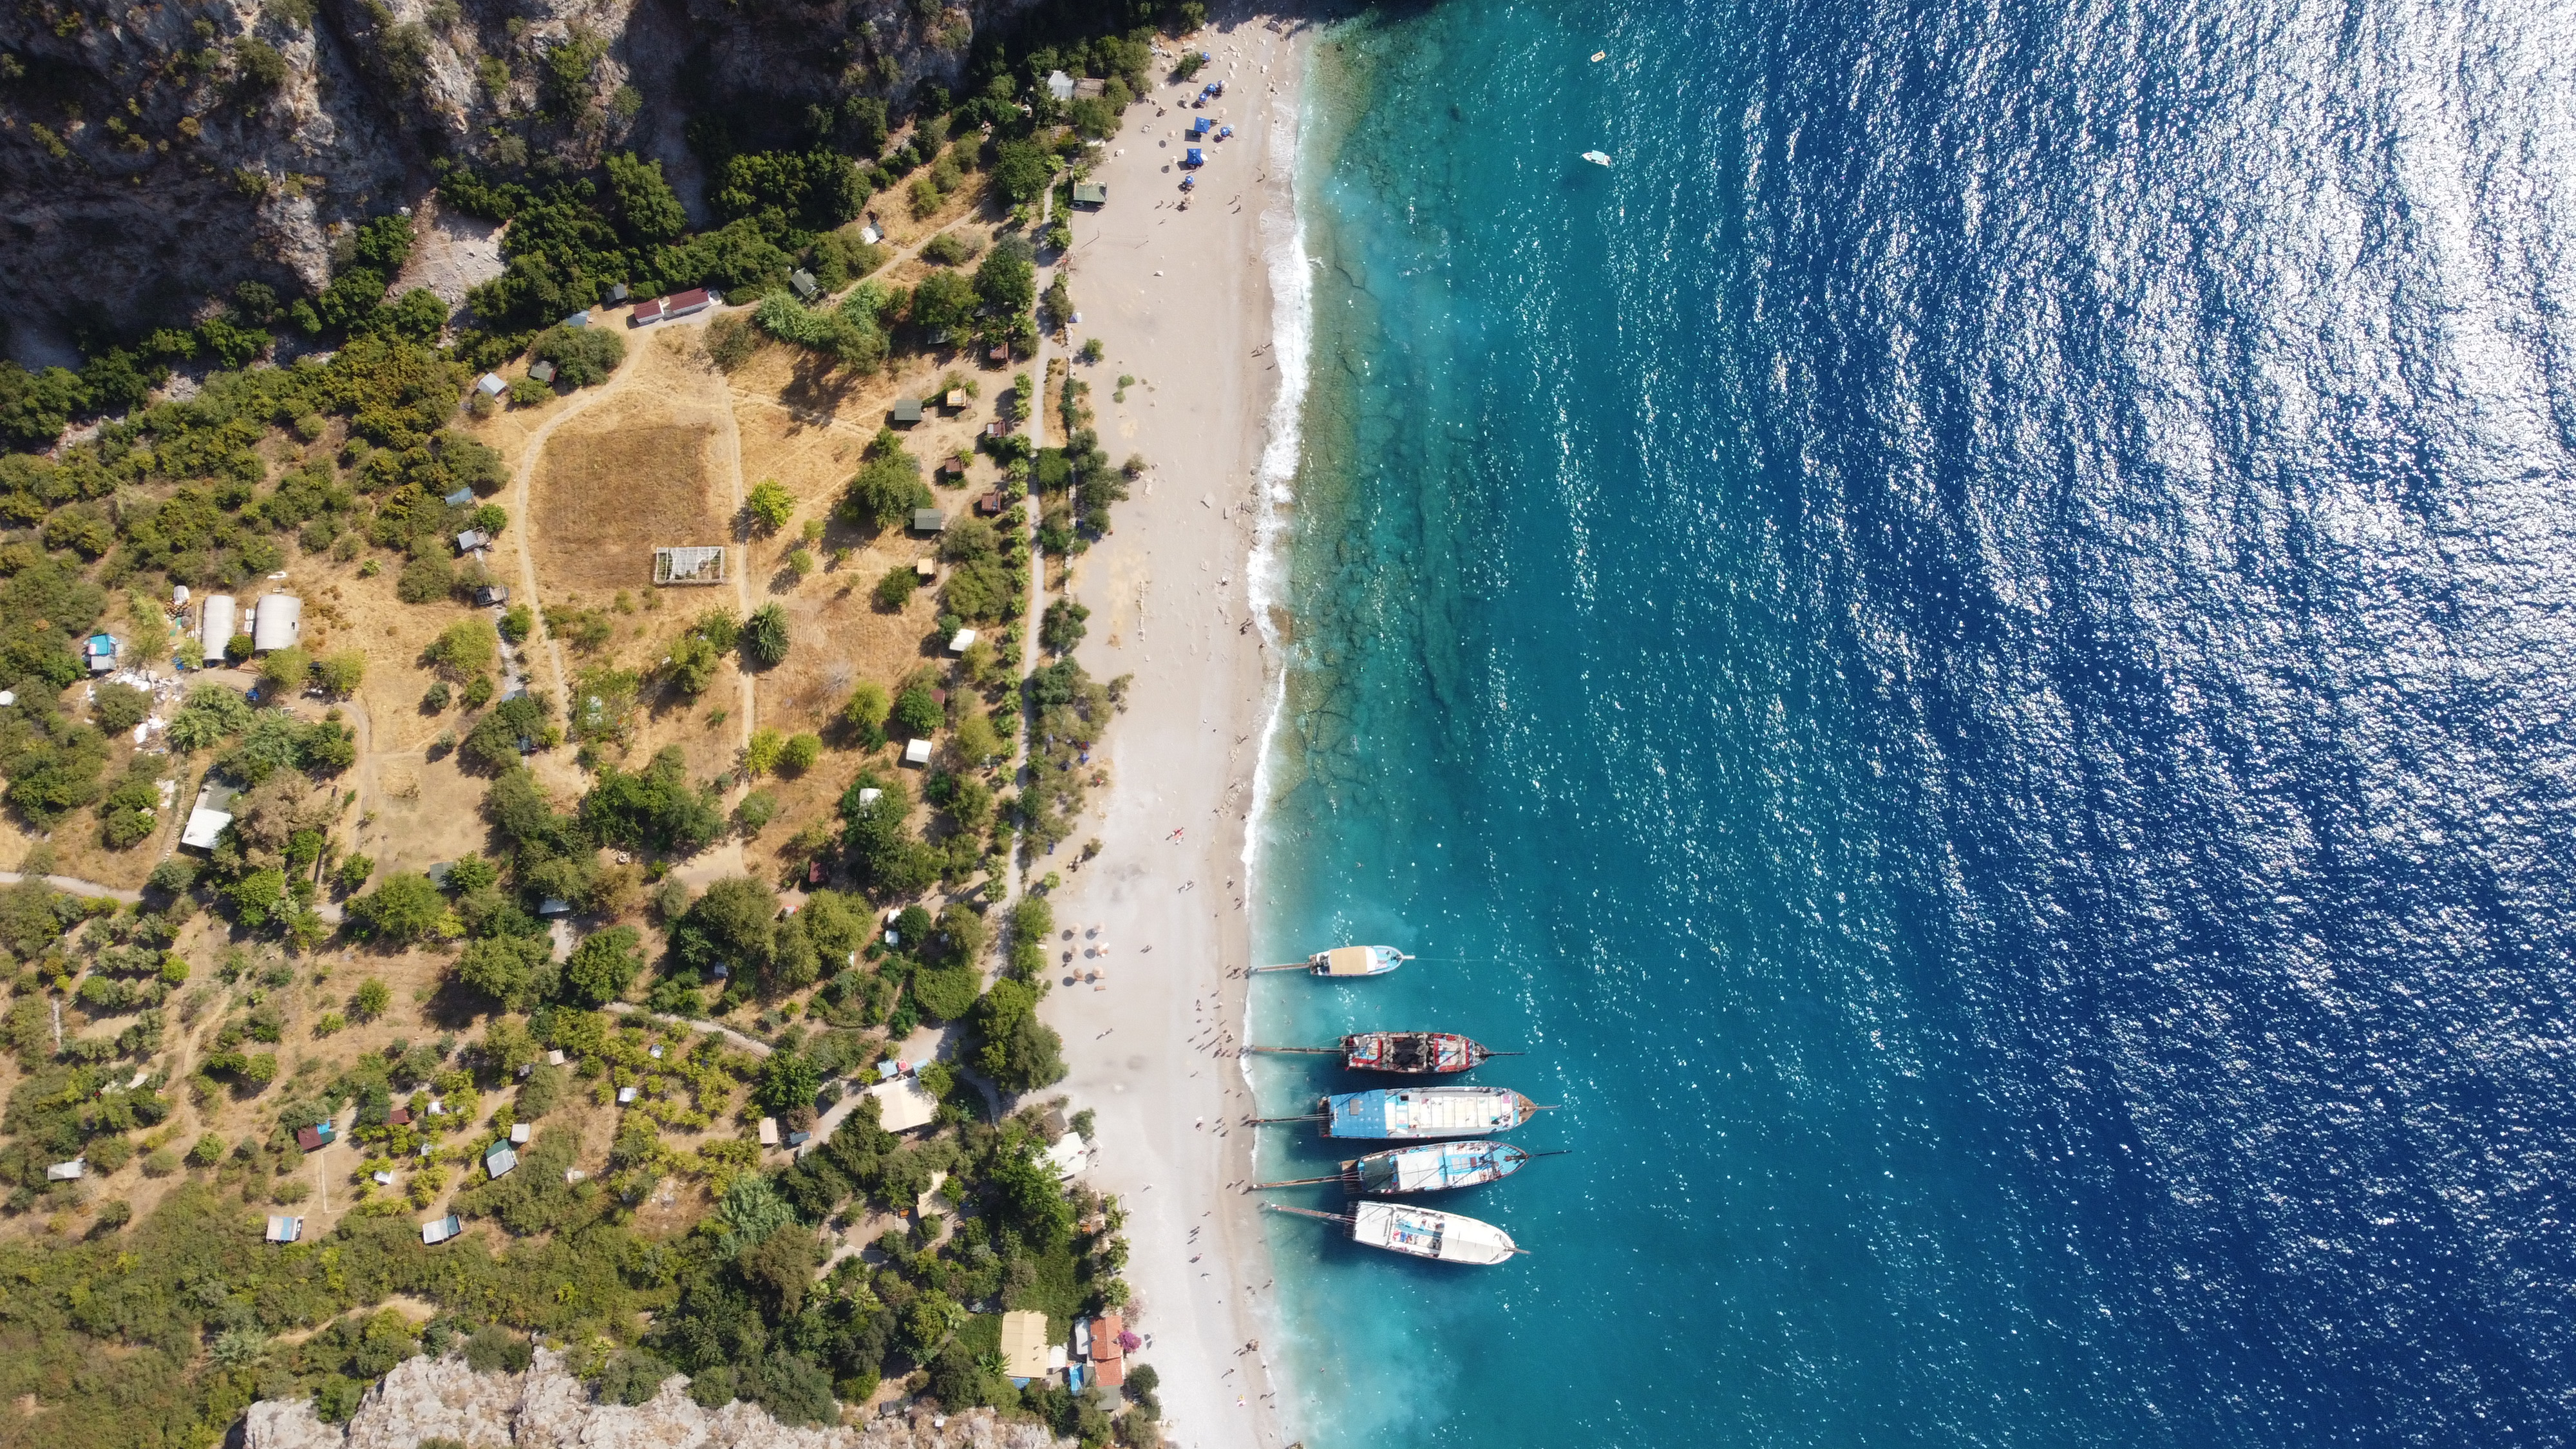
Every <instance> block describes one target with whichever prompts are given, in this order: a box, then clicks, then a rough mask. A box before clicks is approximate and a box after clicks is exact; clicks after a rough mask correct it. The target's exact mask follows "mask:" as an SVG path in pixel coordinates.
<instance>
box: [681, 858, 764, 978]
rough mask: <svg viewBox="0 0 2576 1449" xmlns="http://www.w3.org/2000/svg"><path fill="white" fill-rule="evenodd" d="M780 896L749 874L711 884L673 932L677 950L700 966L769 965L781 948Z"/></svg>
mask: <svg viewBox="0 0 2576 1449" xmlns="http://www.w3.org/2000/svg"><path fill="white" fill-rule="evenodd" d="M777 918H778V895H777V893H776V892H774V891H772V890H771V889H770V888H769V887H768V886H766V885H764V884H762V883H761V882H759V881H757V880H754V879H752V878H751V877H749V876H733V877H729V878H727V879H725V880H720V881H717V882H716V883H715V884H713V885H711V886H709V887H707V893H706V894H705V895H703V896H700V897H699V898H698V899H697V900H696V902H694V903H693V904H691V905H690V907H689V909H688V911H687V913H686V914H684V915H683V916H681V918H680V920H679V923H678V925H677V926H676V927H674V928H673V930H672V932H671V944H672V948H673V949H674V950H675V951H677V952H678V953H679V957H680V959H681V960H682V961H683V962H685V963H686V964H687V965H689V966H691V967H693V968H696V969H698V970H701V971H703V970H705V969H707V968H708V967H711V966H714V965H717V964H719V963H722V964H724V965H728V966H731V967H733V968H734V970H735V973H736V974H737V975H740V974H741V973H742V972H744V971H752V972H764V971H766V970H768V969H769V964H770V961H771V960H772V958H773V956H774V954H775V952H776V949H777V932H776V922H777Z"/></svg>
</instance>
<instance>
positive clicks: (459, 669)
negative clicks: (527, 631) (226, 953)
mask: <svg viewBox="0 0 2576 1449" xmlns="http://www.w3.org/2000/svg"><path fill="white" fill-rule="evenodd" d="M500 653H501V636H500V635H499V634H498V633H496V632H495V631H494V630H493V628H492V621H491V620H490V619H487V618H485V617H483V616H482V615H480V614H475V615H471V616H469V617H467V618H463V619H459V620H457V621H456V622H455V623H453V624H450V625H448V626H447V628H446V630H445V631H444V632H443V633H441V634H440V635H439V636H438V638H437V640H436V642H434V643H432V644H431V645H430V646H429V650H428V655H429V661H430V663H432V664H434V665H436V666H437V667H438V672H439V673H441V674H444V675H446V676H447V677H448V678H449V679H452V680H456V681H459V682H462V681H464V680H468V679H472V678H474V677H475V676H476V675H479V674H483V673H485V672H487V671H489V670H490V669H491V667H492V661H493V660H494V659H497V658H499V657H500Z"/></svg>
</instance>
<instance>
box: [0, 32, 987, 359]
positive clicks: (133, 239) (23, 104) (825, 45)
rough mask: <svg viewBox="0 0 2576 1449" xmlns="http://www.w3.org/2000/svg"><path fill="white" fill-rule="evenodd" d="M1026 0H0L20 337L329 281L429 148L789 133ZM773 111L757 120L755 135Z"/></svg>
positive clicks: (0, 112)
mask: <svg viewBox="0 0 2576 1449" xmlns="http://www.w3.org/2000/svg"><path fill="white" fill-rule="evenodd" d="M1031 3H1032V0H20V3H19V4H16V5H14V6H11V7H8V8H7V9H6V10H4V11H0V284H5V285H6V286H7V287H8V288H9V289H10V291H11V292H12V293H13V294H14V296H15V298H16V299H17V305H16V306H14V307H13V308H12V309H11V315H12V320H13V322H14V324H15V325H13V327H12V329H11V338H10V342H9V349H10V351H11V352H12V353H13V354H16V355H19V356H21V357H22V358H24V359H26V360H36V359H37V358H40V357H41V358H44V359H45V360H56V358H55V357H54V356H49V355H48V354H55V353H59V351H60V350H61V348H62V347H63V346H64V344H65V343H66V342H67V341H68V339H70V338H72V337H73V336H75V335H79V334H81V333H83V332H85V331H89V330H93V329H103V330H106V331H111V332H112V331H117V330H123V329H130V328H133V327H136V326H140V325H146V324H152V323H159V322H163V321H168V320H173V319H177V318H184V317H186V316H187V315H188V314H190V313H191V312H193V311H194V310H195V309H196V308H197V307H198V306H200V305H201V304H202V302H203V300H204V299H205V298H206V297H207V296H208V294H210V293H214V292H218V291H223V290H226V289H228V288H230V287H231V286H232V285H233V284H234V283H235V282H238V281H241V280H245V279H251V280H259V281H264V282H267V283H268V284H270V285H272V286H275V287H277V288H278V289H279V290H280V291H281V292H285V293H289V294H292V293H296V292H302V291H305V290H307V289H311V288H318V287H319V286H321V285H322V284H323V283H325V282H327V281H328V279H329V271H330V264H331V259H332V258H331V249H332V244H333V241H334V239H335V236H337V235H338V233H339V230H340V229H341V228H342V227H344V226H345V224H347V223H350V222H352V221H355V220H358V219H363V218H364V217H366V216H369V215H373V214H376V213H380V212H383V211H387V210H390V209H392V208H393V207H395V206H399V205H410V204H415V203H417V202H418V201H419V200H420V199H421V197H422V196H423V195H424V194H425V193H426V192H427V191H428V190H429V187H430V184H431V181H432V172H431V165H432V163H433V162H434V161H436V160H437V159H439V158H441V157H446V158H453V159H455V160H458V161H462V162H466V163H469V164H474V165H477V166H479V167H486V168H494V169H499V170H502V171H505V172H514V173H515V172H518V171H520V170H521V169H522V168H526V169H528V170H530V171H532V172H533V173H534V174H537V175H540V176H542V175H544V174H547V173H548V172H550V171H554V170H561V169H570V170H579V169H584V168H587V167H589V166H591V165H593V164H595V163H596V161H597V160H598V158H599V156H600V155H601V154H602V153H603V152H605V151H608V150H614V149H631V150H634V151H637V152H639V153H642V154H645V155H651V156H658V157H660V158H662V160H663V161H664V163H665V169H666V171H668V172H669V173H670V174H671V175H673V177H674V178H675V179H676V180H677V181H678V182H679V183H680V185H681V192H682V195H683V196H684V197H693V196H694V181H695V175H694V172H695V167H694V164H693V162H692V159H691V156H690V151H689V147H688V146H687V144H686V140H685V137H686V133H687V130H688V127H689V126H690V124H691V122H692V121H693V120H700V119H712V120H716V121H719V122H720V123H721V124H724V125H726V126H728V127H729V128H730V129H731V130H732V131H733V132H734V133H735V134H736V135H737V137H738V139H739V140H740V141H741V142H742V143H743V144H746V145H766V144H800V143H801V142H802V140H803V138H804V136H805V134H807V133H806V132H804V131H803V130H802V127H803V125H804V120H805V117H806V115H807V113H808V112H807V108H808V107H811V106H817V105H821V106H830V105H834V104H837V103H838V102H839V101H841V100H842V99H844V98H845V97H848V96H851V95H870V96H877V97H883V98H887V99H889V100H892V101H894V102H895V103H896V104H897V109H898V110H900V108H901V103H902V102H904V101H905V100H906V99H907V98H909V97H910V95H911V94H912V92H913V88H914V87H915V86H917V85H919V84H921V83H923V82H934V83H938V84H942V85H947V86H950V87H952V88H953V87H955V86H956V84H957V82H958V81H959V79H960V73H961V71H962V69H963V67H964V65H965V61H966V56H967V52H968V49H969V47H970V45H971V43H972V41H973V38H974V36H975V35H976V34H977V32H978V30H979V29H980V28H982V27H985V26H989V25H992V24H995V23H997V22H999V21H1001V20H1004V19H1006V18H1008V17H1009V16H1010V15H1012V14H1015V13H1017V12H1018V11H1021V10H1023V9H1026V8H1027V7H1028V5H1029V4H1031ZM763 133H766V134H763Z"/></svg>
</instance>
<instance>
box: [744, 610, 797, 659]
mask: <svg viewBox="0 0 2576 1449" xmlns="http://www.w3.org/2000/svg"><path fill="white" fill-rule="evenodd" d="M787 645H788V638H787V610H786V609H784V608H782V607H780V606H779V605H778V604H777V603H776V602H774V601H773V602H771V603H766V604H763V605H761V606H760V607H759V608H757V609H754V610H752V611H751V617H750V618H748V619H745V620H743V622H742V652H743V656H744V657H745V658H747V659H749V660H750V661H751V662H752V663H754V664H757V665H759V666H760V667H761V668H763V669H774V668H776V667H778V666H779V665H780V664H783V663H785V662H786V660H787Z"/></svg>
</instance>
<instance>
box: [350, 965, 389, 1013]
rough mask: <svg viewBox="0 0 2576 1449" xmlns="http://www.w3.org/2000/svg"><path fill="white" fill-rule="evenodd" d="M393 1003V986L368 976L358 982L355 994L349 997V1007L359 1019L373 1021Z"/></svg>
mask: <svg viewBox="0 0 2576 1449" xmlns="http://www.w3.org/2000/svg"><path fill="white" fill-rule="evenodd" d="M393 1004H394V993H393V988H391V987H389V986H387V985H385V983H383V982H382V981H379V980H377V979H376V978H375V977H373V976H370V977H368V978H367V979H366V980H364V981H362V982H360V983H358V993H357V995H355V996H353V997H351V998H350V999H349V1009H350V1010H351V1011H352V1012H355V1013H356V1014H357V1018H358V1020H360V1021H373V1020H375V1019H376V1018H377V1017H380V1016H382V1015H384V1014H385V1010H386V1008H388V1007H390V1006H392V1005H393Z"/></svg>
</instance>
